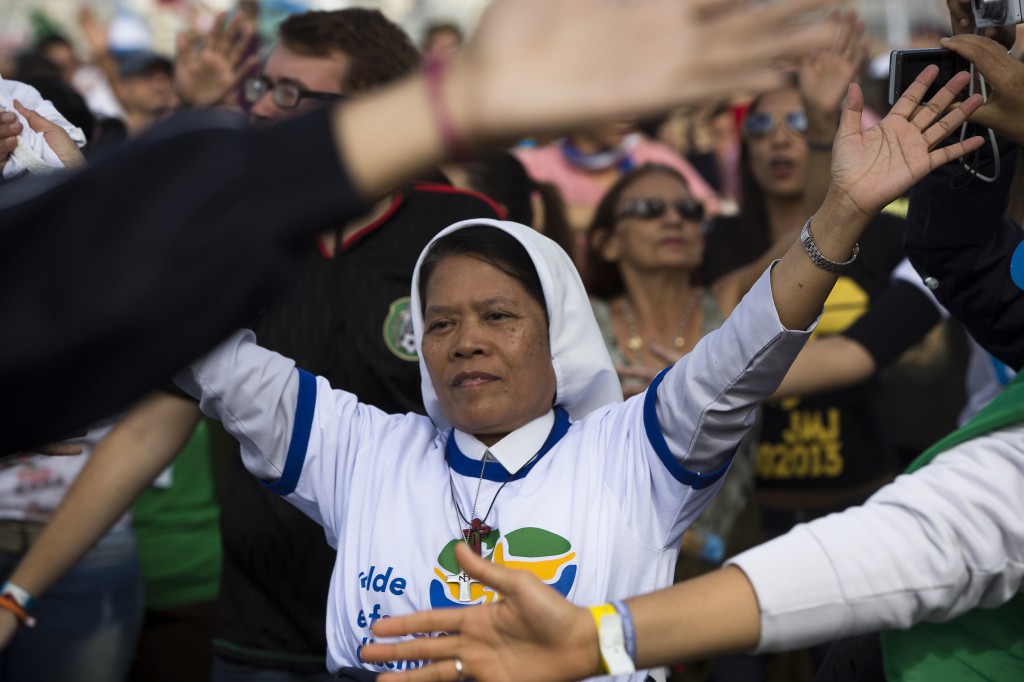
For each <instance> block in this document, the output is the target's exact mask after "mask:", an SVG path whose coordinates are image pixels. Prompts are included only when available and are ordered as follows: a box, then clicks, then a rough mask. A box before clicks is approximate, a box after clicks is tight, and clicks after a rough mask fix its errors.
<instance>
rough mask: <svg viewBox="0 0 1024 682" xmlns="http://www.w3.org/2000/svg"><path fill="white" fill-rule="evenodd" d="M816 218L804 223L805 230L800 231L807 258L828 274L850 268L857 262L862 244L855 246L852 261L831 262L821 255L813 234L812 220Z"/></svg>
mask: <svg viewBox="0 0 1024 682" xmlns="http://www.w3.org/2000/svg"><path fill="white" fill-rule="evenodd" d="M813 218H814V216H811V217H810V218H808V219H807V222H806V223H804V228H803V229H802V230H800V243H801V244H803V245H804V251H806V252H807V257H808V258H810V259H811V262H812V263H814V264H815V265H817V266H818V267H819V268H821V269H822V270H827V271H828V272H834V273H837V274H839V273H841V272H843V271H844V270H846V268H848V267H849V266H850V264H851V263H853V261H855V260H857V255H858V254H859V253H860V244H854V245H853V255H852V256H850V260H848V261H846V262H845V263H837V262H836V261H834V260H829V259H828V258H826V257H825V256H824V254H822V253H821V249H819V248H818V243H817V242H816V241H814V235H812V234H811V220H812V219H813Z"/></svg>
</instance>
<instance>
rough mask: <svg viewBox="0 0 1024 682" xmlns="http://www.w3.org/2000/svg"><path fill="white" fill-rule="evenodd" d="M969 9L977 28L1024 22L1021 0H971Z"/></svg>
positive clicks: (1023, 8) (1023, 9)
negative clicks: (971, 11) (972, 12)
mask: <svg viewBox="0 0 1024 682" xmlns="http://www.w3.org/2000/svg"><path fill="white" fill-rule="evenodd" d="M971 9H972V10H973V11H974V23H975V25H976V26H977V27H978V28H988V27H989V26H1008V25H1012V24H1024V7H1021V0H971Z"/></svg>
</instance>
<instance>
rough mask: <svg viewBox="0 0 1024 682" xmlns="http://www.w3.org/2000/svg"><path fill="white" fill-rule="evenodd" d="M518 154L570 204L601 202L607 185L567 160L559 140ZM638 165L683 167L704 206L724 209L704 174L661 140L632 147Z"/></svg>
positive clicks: (533, 174) (710, 209) (536, 176)
mask: <svg viewBox="0 0 1024 682" xmlns="http://www.w3.org/2000/svg"><path fill="white" fill-rule="evenodd" d="M515 154H516V157H518V159H519V160H520V161H521V162H522V164H523V166H524V167H525V168H526V172H527V173H529V174H530V177H532V178H533V179H534V180H536V181H538V182H550V183H551V184H553V185H555V186H556V187H558V189H559V190H560V191H561V192H562V197H563V198H564V199H565V201H566V203H568V204H577V205H589V206H597V204H598V202H599V201H600V200H601V197H602V196H603V195H604V193H605V191H606V190H607V187H605V186H604V185H602V184H600V183H598V182H595V181H594V179H593V177H592V174H591V173H589V172H587V171H585V170H583V169H582V168H579V167H577V166H574V165H572V164H570V163H569V161H567V160H566V158H565V156H564V155H563V154H562V151H561V149H560V148H559V147H558V145H556V144H549V145H546V146H544V147H534V148H529V149H516V150H515ZM630 157H631V158H632V159H633V163H634V165H635V166H636V167H638V168H639V167H640V166H642V165H644V164H648V163H658V164H661V165H663V166H669V167H670V168H674V169H675V170H677V171H679V173H680V174H681V175H682V176H683V177H684V178H686V182H687V183H688V184H689V185H690V192H692V193H693V196H694V197H696V198H697V199H700V200H701V201H703V202H704V208H705V209H707V211H708V213H710V214H712V215H714V214H716V213H718V212H719V210H720V202H719V199H718V196H717V195H716V194H715V190H714V189H712V188H711V186H710V185H708V183H707V182H706V181H705V180H704V178H703V177H701V175H700V173H698V172H697V170H696V169H695V168H694V167H693V166H692V165H690V162H689V161H687V160H686V159H684V158H683V157H682V156H680V155H679V154H677V153H676V152H674V151H673V150H672V148H671V147H668V146H667V145H664V144H662V143H660V142H654V141H652V140H648V139H645V138H640V139H639V140H638V141H637V142H636V144H635V145H634V146H633V148H632V150H631V151H630Z"/></svg>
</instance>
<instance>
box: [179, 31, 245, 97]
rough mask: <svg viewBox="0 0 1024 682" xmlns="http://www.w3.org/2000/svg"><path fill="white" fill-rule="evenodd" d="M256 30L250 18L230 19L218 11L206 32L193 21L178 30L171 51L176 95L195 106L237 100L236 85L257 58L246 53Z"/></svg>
mask: <svg viewBox="0 0 1024 682" xmlns="http://www.w3.org/2000/svg"><path fill="white" fill-rule="evenodd" d="M255 34H256V32H255V29H254V27H253V25H252V22H251V21H249V20H248V19H247V18H246V17H245V16H244V15H242V14H236V15H235V16H234V18H233V19H231V21H226V15H225V14H220V15H218V16H217V19H216V20H215V21H214V24H213V27H212V28H211V29H210V30H209V31H206V32H203V31H200V30H199V29H198V27H197V26H196V25H195V22H193V27H192V29H191V30H190V31H182V32H180V33H178V35H177V39H176V41H175V55H174V87H175V89H176V90H177V91H178V97H180V98H181V100H182V101H183V102H185V103H187V104H189V105H192V106H197V107H206V106H213V105H215V104H226V105H235V104H237V102H236V100H235V97H234V94H235V89H236V88H237V87H238V84H239V83H240V82H241V81H242V79H243V78H245V75H246V74H247V73H248V72H249V70H250V69H252V68H253V67H254V66H255V65H256V63H257V62H258V56H257V55H255V54H252V55H247V52H248V51H249V48H250V47H251V46H252V44H253V38H254V36H255Z"/></svg>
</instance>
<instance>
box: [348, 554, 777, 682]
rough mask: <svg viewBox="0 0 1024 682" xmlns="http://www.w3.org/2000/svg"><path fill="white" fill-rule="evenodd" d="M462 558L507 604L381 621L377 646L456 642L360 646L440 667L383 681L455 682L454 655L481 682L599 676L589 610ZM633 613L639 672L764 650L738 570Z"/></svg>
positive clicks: (559, 681)
mask: <svg viewBox="0 0 1024 682" xmlns="http://www.w3.org/2000/svg"><path fill="white" fill-rule="evenodd" d="M455 553H456V558H457V559H458V561H459V565H460V566H462V567H463V568H465V569H466V572H467V573H469V574H470V575H471V576H473V577H474V578H476V579H478V580H480V581H482V582H484V583H486V584H488V585H490V586H491V587H494V588H495V589H496V590H498V591H499V592H500V593H501V594H502V601H500V602H498V603H497V604H494V605H490V606H484V607H470V608H464V609H436V610H434V611H422V612H420V613H416V614H413V615H411V616H400V617H396V618H388V619H385V620H381V621H378V622H377V623H376V624H375V625H374V627H373V632H374V635H375V636H377V637H392V636H398V635H405V634H411V633H422V632H448V633H452V634H451V635H449V636H447V637H429V638H427V637H420V638H416V639H412V640H407V641H404V642H401V643H398V644H370V645H368V646H365V647H363V650H362V656H363V658H364V659H365V660H368V661H378V662H384V661H390V660H431V661H434V663H433V664H432V665H429V666H426V667H424V668H419V669H417V670H413V671H410V672H406V673H401V674H399V675H394V674H387V675H384V676H383V677H382V678H381V682H384V681H385V680H391V679H394V680H396V681H397V680H403V681H405V682H441V681H443V680H456V679H458V674H457V672H456V669H455V664H454V662H453V659H454V658H455V657H456V656H457V657H459V659H460V660H461V662H462V666H463V672H464V675H465V676H466V677H467V678H473V679H476V680H480V681H481V682H508V681H510V680H520V679H528V680H535V681H536V682H563V681H565V682H567V681H568V680H579V679H583V678H585V677H592V676H594V675H600V674H601V657H600V653H599V650H598V644H597V628H596V627H595V626H594V620H593V617H592V616H591V615H590V611H589V610H587V609H585V608H580V607H578V606H573V605H572V604H570V603H569V602H567V601H566V600H565V599H564V598H563V597H562V596H561V595H560V594H558V593H557V592H555V591H554V590H553V589H551V588H550V587H548V586H547V585H544V584H543V583H541V582H540V581H539V580H537V579H536V578H534V577H533V576H532V575H530V574H528V573H524V572H519V571H513V570H510V569H507V568H505V567H504V566H498V565H495V564H492V563H490V562H488V561H485V560H484V559H481V558H480V557H477V556H476V555H475V554H473V552H472V551H467V548H465V547H461V546H460V547H457V548H456V549H455ZM627 605H628V606H629V609H630V612H631V613H632V615H633V620H634V622H635V623H636V628H637V630H636V635H637V661H636V664H637V667H638V668H644V667H650V666H655V665H660V664H663V663H668V662H674V661H680V660H686V659H692V658H696V657H705V656H708V655H712V654H716V653H724V652H728V651H746V650H750V649H753V648H754V647H755V646H756V645H757V642H758V638H759V632H760V614H759V612H758V608H757V598H756V596H755V595H754V590H753V588H752V587H751V586H750V583H749V581H747V579H746V577H745V576H744V575H743V572H742V571H740V570H739V569H738V568H735V567H728V568H724V569H722V570H719V571H715V572H714V573H710V574H708V575H705V576H701V577H700V578H697V579H695V580H689V581H687V582H684V583H680V584H678V585H675V586H673V587H672V588H670V589H667V590H662V591H659V592H655V593H652V594H649V595H644V596H641V597H635V598H633V599H629V600H627ZM682 633H685V634H682Z"/></svg>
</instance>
